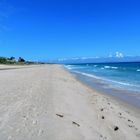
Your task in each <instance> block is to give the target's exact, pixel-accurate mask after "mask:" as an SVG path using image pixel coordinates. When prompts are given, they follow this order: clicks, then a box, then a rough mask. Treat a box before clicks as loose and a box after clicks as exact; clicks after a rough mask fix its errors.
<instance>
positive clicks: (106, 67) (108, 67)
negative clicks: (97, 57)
mask: <svg viewBox="0 0 140 140" xmlns="http://www.w3.org/2000/svg"><path fill="white" fill-rule="evenodd" d="M104 68H105V69H118V67H112V66H104Z"/></svg>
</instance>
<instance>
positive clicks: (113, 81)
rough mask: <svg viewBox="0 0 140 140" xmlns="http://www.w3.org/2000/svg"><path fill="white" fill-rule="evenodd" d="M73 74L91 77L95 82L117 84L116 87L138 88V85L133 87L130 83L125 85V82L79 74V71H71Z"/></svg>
mask: <svg viewBox="0 0 140 140" xmlns="http://www.w3.org/2000/svg"><path fill="white" fill-rule="evenodd" d="M73 72H74V73H77V74H81V75H83V76H87V77H91V78H95V79H97V80H101V82H105V83H106V82H109V83H113V84H115V85H116V84H118V85H122V86H129V87H136V88H140V86H138V85H134V84H130V83H125V82H121V81H115V80H110V79H107V78H104V77H98V76H95V75H92V74H88V73H84V72H79V71H73Z"/></svg>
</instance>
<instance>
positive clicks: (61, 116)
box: [56, 114, 64, 118]
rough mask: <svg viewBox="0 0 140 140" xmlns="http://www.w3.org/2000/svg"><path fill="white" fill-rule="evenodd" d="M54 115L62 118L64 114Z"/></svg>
mask: <svg viewBox="0 0 140 140" xmlns="http://www.w3.org/2000/svg"><path fill="white" fill-rule="evenodd" d="M56 116H58V117H60V118H63V117H64V115H61V114H56Z"/></svg>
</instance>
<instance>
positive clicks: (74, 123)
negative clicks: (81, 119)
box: [72, 122, 80, 127]
mask: <svg viewBox="0 0 140 140" xmlns="http://www.w3.org/2000/svg"><path fill="white" fill-rule="evenodd" d="M72 124H74V125H77V126H78V127H80V124H78V123H76V122H72Z"/></svg>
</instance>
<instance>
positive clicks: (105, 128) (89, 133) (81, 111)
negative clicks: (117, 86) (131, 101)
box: [0, 65, 140, 140]
mask: <svg viewBox="0 0 140 140" xmlns="http://www.w3.org/2000/svg"><path fill="white" fill-rule="evenodd" d="M0 68H1V69H4V68H5V66H1V67H0ZM8 68H9V67H8ZM139 139H140V111H139V110H137V111H135V110H132V108H130V107H128V106H124V105H122V104H120V102H118V101H115V100H114V99H112V98H111V97H109V96H106V95H102V94H100V93H97V92H96V91H94V90H92V89H90V88H89V87H87V86H85V85H83V84H82V83H80V82H79V81H77V80H76V79H75V78H74V76H73V75H71V74H70V73H68V72H67V71H65V70H64V69H63V67H62V66H59V65H42V66H33V67H31V66H30V67H29V68H26V69H24V68H20V69H12V70H1V71H0V140H139Z"/></svg>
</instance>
